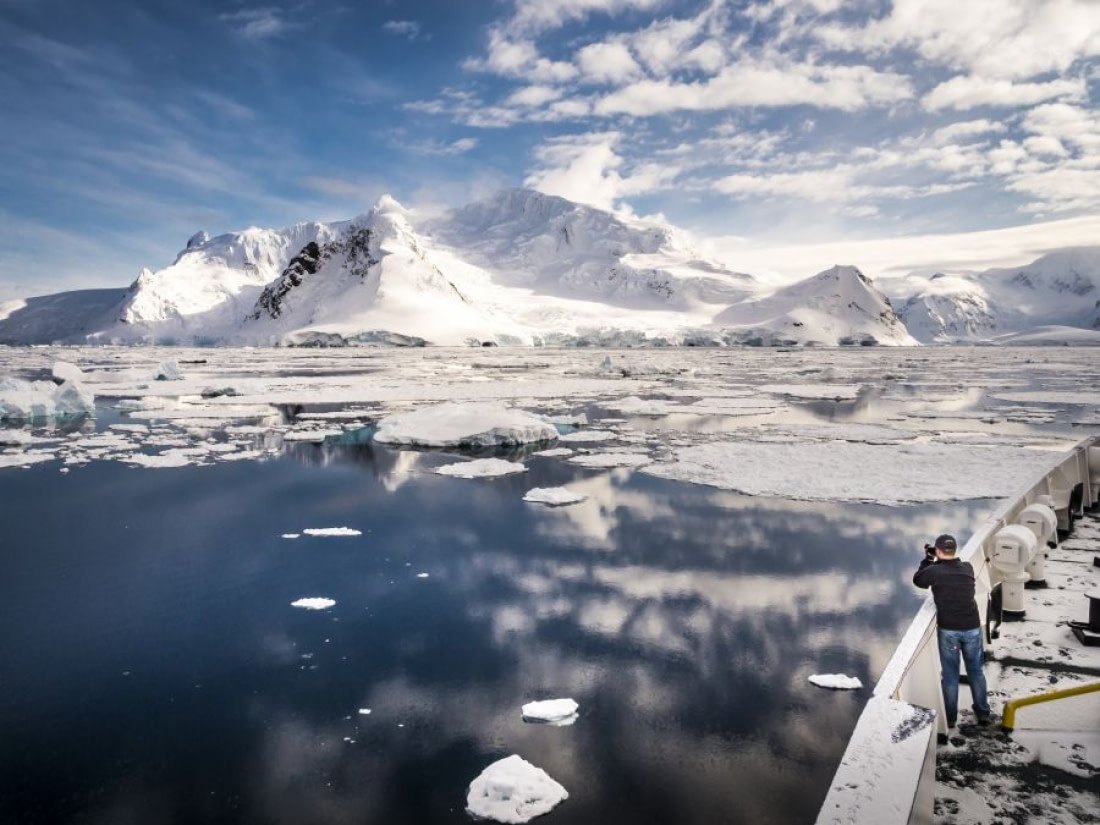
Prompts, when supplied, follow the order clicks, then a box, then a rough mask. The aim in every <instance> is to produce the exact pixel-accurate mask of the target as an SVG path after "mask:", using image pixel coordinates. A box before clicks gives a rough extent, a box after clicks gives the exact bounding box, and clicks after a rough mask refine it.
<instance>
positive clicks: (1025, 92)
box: [922, 75, 1088, 112]
mask: <svg viewBox="0 0 1100 825" xmlns="http://www.w3.org/2000/svg"><path fill="white" fill-rule="evenodd" d="M1087 95H1088V89H1087V86H1086V84H1085V81H1084V80H1049V81H1047V82H1045V83H1013V82H1012V81H1010V80H993V79H989V78H985V77H975V76H973V75H960V76H958V77H953V78H951V79H950V80H948V81H945V82H944V83H941V84H940V85H938V86H936V88H934V89H933V90H932V91H931V92H929V93H928V94H927V95H925V97H924V100H923V101H922V105H923V106H924V108H925V109H927V110H928V111H931V112H936V111H940V110H942V109H956V110H965V109H973V108H975V107H977V106H1010V107H1019V106H1033V105H1035V104H1036V103H1042V102H1044V101H1047V100H1055V99H1057V98H1065V97H1069V98H1083V97H1087Z"/></svg>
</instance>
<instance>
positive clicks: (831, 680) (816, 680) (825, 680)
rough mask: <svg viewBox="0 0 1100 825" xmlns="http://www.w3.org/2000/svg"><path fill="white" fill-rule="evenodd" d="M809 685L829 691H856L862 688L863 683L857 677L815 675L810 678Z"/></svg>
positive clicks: (833, 674)
mask: <svg viewBox="0 0 1100 825" xmlns="http://www.w3.org/2000/svg"><path fill="white" fill-rule="evenodd" d="M810 684H812V685H817V686H818V687H823V688H829V689H831V690H858V689H859V688H861V687H863V682H861V681H860V680H859V678H858V677H857V676H845V675H844V674H842V673H815V674H814V675H813V676H811V677H810Z"/></svg>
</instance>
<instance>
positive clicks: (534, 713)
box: [522, 699, 580, 725]
mask: <svg viewBox="0 0 1100 825" xmlns="http://www.w3.org/2000/svg"><path fill="white" fill-rule="evenodd" d="M579 708H580V705H578V704H577V703H576V701H574V700H573V699H543V700H541V701H538V702H528V703H527V704H526V705H524V706H523V708H522V714H523V720H524V721H525V722H546V723H549V724H551V725H572V724H573V723H574V722H576V721H577V710H578V709H579Z"/></svg>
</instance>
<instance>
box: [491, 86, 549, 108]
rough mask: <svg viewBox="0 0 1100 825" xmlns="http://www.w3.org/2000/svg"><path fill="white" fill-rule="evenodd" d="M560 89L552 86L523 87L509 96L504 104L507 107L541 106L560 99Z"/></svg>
mask: <svg viewBox="0 0 1100 825" xmlns="http://www.w3.org/2000/svg"><path fill="white" fill-rule="evenodd" d="M561 94H562V92H561V89H558V88H555V87H554V86H525V87H524V88H522V89H520V90H518V91H516V92H513V93H512V94H511V95H509V97H508V99H507V100H506V101H505V103H506V104H507V105H509V106H532V107H533V106H543V105H545V104H547V103H549V102H550V101H552V100H557V99H558V98H559V97H561Z"/></svg>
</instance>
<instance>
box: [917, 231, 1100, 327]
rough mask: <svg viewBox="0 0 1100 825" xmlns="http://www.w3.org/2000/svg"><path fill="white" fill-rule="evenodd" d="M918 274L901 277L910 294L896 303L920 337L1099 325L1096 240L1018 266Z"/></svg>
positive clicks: (1099, 271)
mask: <svg viewBox="0 0 1100 825" xmlns="http://www.w3.org/2000/svg"><path fill="white" fill-rule="evenodd" d="M923 280H924V282H923V283H920V282H919V281H917V282H916V283H914V280H913V279H908V280H906V281H905V282H904V286H903V287H902V289H905V290H912V291H913V294H911V295H910V297H908V298H907V299H906V300H905V301H904V302H903V303H901V304H900V305H899V306H900V308H899V309H898V316H899V317H900V318H901V319H902V321H903V322H904V323H905V326H906V327H907V328H908V329H909V331H910V332H911V333H912V334H913V335H914V336H915V337H916V338H917V339H918V340H920V341H924V342H948V341H975V340H987V339H998V338H999V337H1000V336H1009V335H1012V336H1014V338H1013V339H1012V340H1016V341H1023V340H1025V339H1026V335H1022V334H1026V333H1028V332H1029V331H1030V330H1033V329H1037V328H1040V327H1054V326H1062V327H1076V328H1081V329H1086V330H1100V247H1085V248H1074V249H1063V250H1059V251H1057V252H1051V253H1049V254H1047V255H1044V256H1042V257H1041V258H1039V259H1037V260H1036V261H1033V262H1032V263H1030V264H1028V265H1027V266H1023V267H1013V268H1008V269H989V270H986V271H984V272H980V273H977V274H973V275H966V274H962V275H944V274H942V273H937V274H935V275H932V276H930V277H928V278H927V279H923ZM1046 334H1047V335H1048V336H1049V334H1050V333H1049V330H1048V331H1047V333H1046ZM1002 340H1005V341H1007V340H1009V339H1007V338H1004V339H1002ZM1075 340H1076V339H1075Z"/></svg>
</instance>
